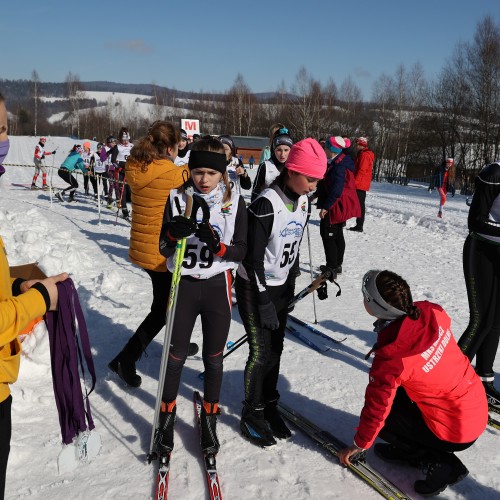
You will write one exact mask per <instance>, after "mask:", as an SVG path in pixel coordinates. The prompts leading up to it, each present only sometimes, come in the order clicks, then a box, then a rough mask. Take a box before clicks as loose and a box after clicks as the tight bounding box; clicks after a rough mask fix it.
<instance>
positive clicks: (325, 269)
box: [319, 265, 337, 283]
mask: <svg viewBox="0 0 500 500" xmlns="http://www.w3.org/2000/svg"><path fill="white" fill-rule="evenodd" d="M319 269H320V271H321V273H326V272H329V273H330V276H329V277H328V278H327V279H328V281H329V282H330V283H333V280H334V279H337V273H336V272H335V271H334V270H333V269H332V268H331V267H328V266H326V265H323V266H319Z"/></svg>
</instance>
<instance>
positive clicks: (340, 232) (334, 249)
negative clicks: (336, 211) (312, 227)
mask: <svg viewBox="0 0 500 500" xmlns="http://www.w3.org/2000/svg"><path fill="white" fill-rule="evenodd" d="M344 226H345V222H341V223H339V224H330V223H329V220H328V214H326V215H325V216H324V217H323V218H322V219H321V221H320V223H319V233H320V235H321V239H322V240H323V248H324V250H325V257H326V265H327V266H328V267H329V268H330V269H337V267H339V266H341V265H342V263H343V262H344V253H345V238H344V229H343V227H344Z"/></svg>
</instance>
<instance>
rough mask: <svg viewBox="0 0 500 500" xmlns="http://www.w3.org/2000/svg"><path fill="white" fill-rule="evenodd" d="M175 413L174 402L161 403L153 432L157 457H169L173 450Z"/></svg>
mask: <svg viewBox="0 0 500 500" xmlns="http://www.w3.org/2000/svg"><path fill="white" fill-rule="evenodd" d="M176 413H177V406H176V401H175V400H174V401H171V402H170V403H165V402H164V401H162V402H161V408H160V415H159V417H158V428H157V429H156V431H155V437H154V443H155V445H156V451H157V453H158V455H170V453H171V452H172V450H173V449H174V425H175V415H176Z"/></svg>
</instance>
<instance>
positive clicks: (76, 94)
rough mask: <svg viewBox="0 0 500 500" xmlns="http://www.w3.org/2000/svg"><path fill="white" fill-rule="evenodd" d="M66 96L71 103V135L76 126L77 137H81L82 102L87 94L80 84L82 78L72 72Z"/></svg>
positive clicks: (67, 77) (67, 82) (68, 77)
mask: <svg viewBox="0 0 500 500" xmlns="http://www.w3.org/2000/svg"><path fill="white" fill-rule="evenodd" d="M65 82H66V95H67V97H68V100H69V103H70V108H71V111H70V118H71V134H72V135H73V134H74V130H73V127H74V126H75V124H76V135H77V137H80V101H81V100H82V99H84V98H85V92H84V90H83V86H82V84H81V82H80V77H79V76H78V75H77V74H76V73H72V72H71V71H70V72H69V73H68V75H67V76H66V80H65Z"/></svg>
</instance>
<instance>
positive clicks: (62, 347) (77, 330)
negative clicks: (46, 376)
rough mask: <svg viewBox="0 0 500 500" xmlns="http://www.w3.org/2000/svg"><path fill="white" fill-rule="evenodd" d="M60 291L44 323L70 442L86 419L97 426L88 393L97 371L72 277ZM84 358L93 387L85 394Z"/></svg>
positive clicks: (58, 402)
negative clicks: (54, 305)
mask: <svg viewBox="0 0 500 500" xmlns="http://www.w3.org/2000/svg"><path fill="white" fill-rule="evenodd" d="M57 291H58V293H59V302H58V310H57V311H51V312H48V313H47V315H46V317H45V324H46V325H47V330H48V331H49V341H50V361H51V368H52V384H53V386H54V395H55V399H56V405H57V411H58V413H59V424H60V426H61V434H62V439H63V443H64V444H70V443H71V442H72V441H73V438H74V437H75V436H76V435H78V433H79V432H81V431H85V430H87V422H88V429H89V430H92V429H93V428H94V427H95V426H94V421H93V420H92V414H91V412H90V403H89V399H88V396H89V394H90V393H91V392H92V391H93V390H94V387H95V382H96V375H95V370H94V362H93V360H92V353H91V351H90V342H89V336H88V333H87V326H86V324H85V318H84V316H83V312H82V308H81V306H80V301H79V300H78V293H77V291H76V289H75V286H74V284H73V281H72V280H71V279H67V280H66V281H63V282H60V283H57ZM84 360H85V364H86V365H87V369H88V371H89V374H90V377H91V381H92V386H91V387H90V390H88V391H87V388H86V386H85V398H84V396H83V393H82V386H81V382H80V371H79V369H81V378H82V379H83V382H84V383H85V366H84V365H85V364H84V362H83V361H84Z"/></svg>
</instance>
